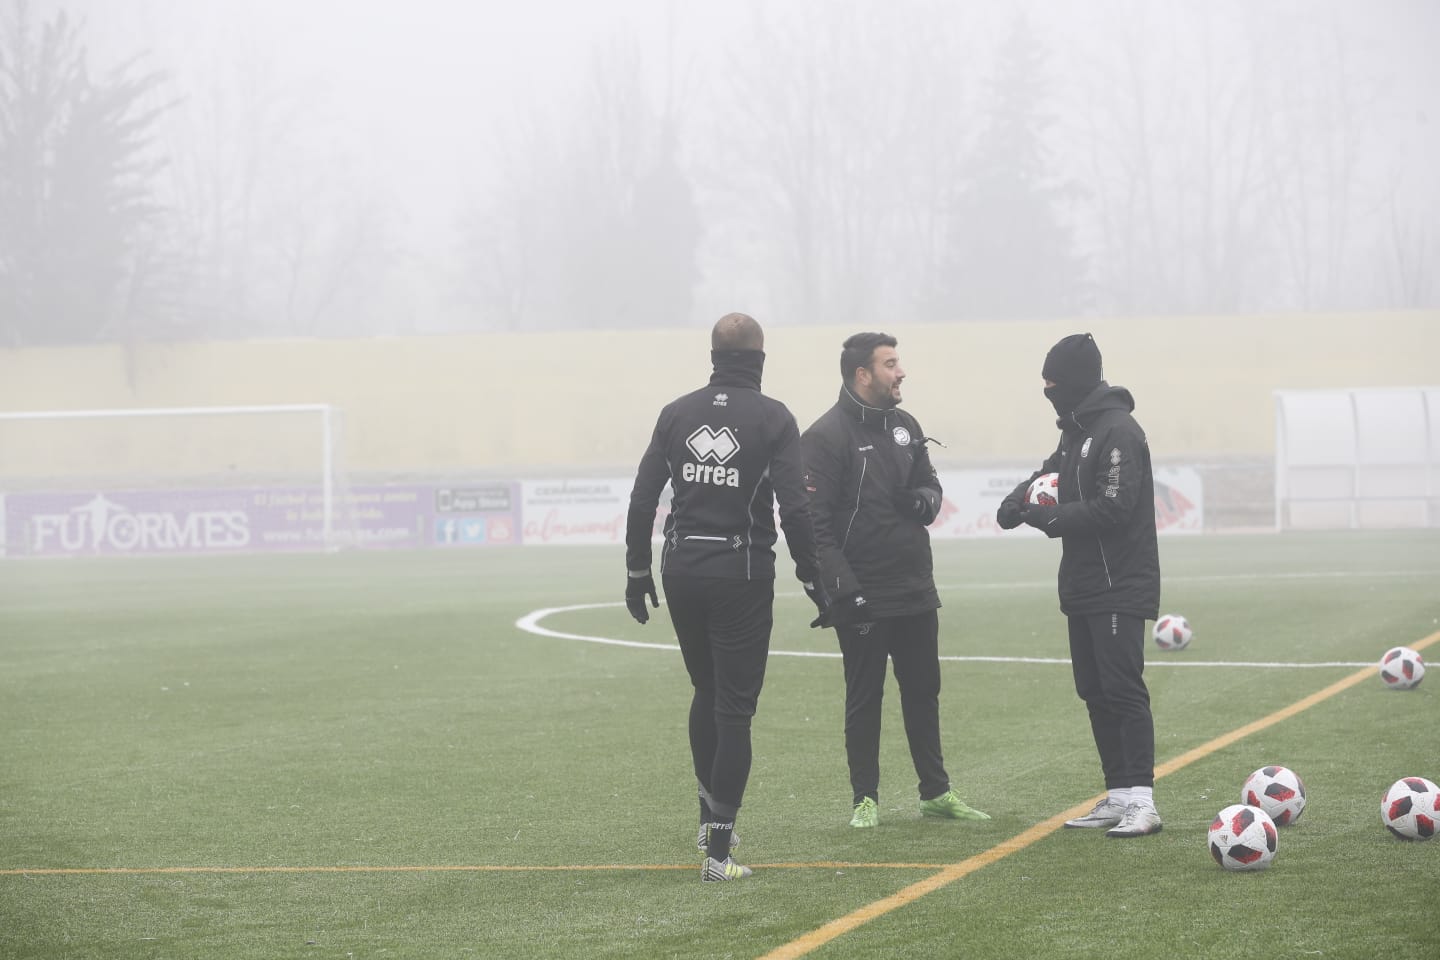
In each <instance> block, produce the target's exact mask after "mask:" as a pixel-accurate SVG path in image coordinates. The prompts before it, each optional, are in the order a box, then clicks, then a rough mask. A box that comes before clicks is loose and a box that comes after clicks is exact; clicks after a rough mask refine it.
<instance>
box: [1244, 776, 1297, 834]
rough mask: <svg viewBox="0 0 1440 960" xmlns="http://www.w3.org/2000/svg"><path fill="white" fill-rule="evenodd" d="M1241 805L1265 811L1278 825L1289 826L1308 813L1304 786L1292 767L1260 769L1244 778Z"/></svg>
mask: <svg viewBox="0 0 1440 960" xmlns="http://www.w3.org/2000/svg"><path fill="white" fill-rule="evenodd" d="M1240 802H1241V803H1243V804H1245V805H1246V806H1250V807H1259V808H1260V809H1261V810H1264V811H1265V812H1266V813H1267V814H1269V815H1270V819H1271V820H1274V821H1275V826H1277V827H1284V826H1288V825H1289V824H1292V823H1294V822H1295V821H1296V820H1299V819H1300V814H1302V813H1304V812H1305V783H1304V781H1302V780H1301V779H1300V775H1299V774H1297V773H1296V772H1295V771H1294V770H1291V769H1290V768H1289V767H1277V766H1271V767H1261V768H1260V769H1259V770H1256V771H1255V772H1254V773H1252V774H1250V776H1248V777H1246V778H1245V785H1244V786H1243V787H1241V788H1240Z"/></svg>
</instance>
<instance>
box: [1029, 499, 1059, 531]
mask: <svg viewBox="0 0 1440 960" xmlns="http://www.w3.org/2000/svg"><path fill="white" fill-rule="evenodd" d="M1020 519H1021V520H1023V521H1024V522H1026V523H1028V524H1030V526H1032V527H1034V528H1035V529H1036V530H1039V531H1040V532H1042V533H1044V534H1045V536H1047V537H1058V536H1060V532H1059V531H1058V530H1056V529H1055V521H1056V520H1059V519H1060V507H1059V506H1057V505H1056V504H1053V503H1027V504H1025V506H1023V507H1021V508H1020Z"/></svg>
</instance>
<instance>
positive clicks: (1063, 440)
mask: <svg viewBox="0 0 1440 960" xmlns="http://www.w3.org/2000/svg"><path fill="white" fill-rule="evenodd" d="M1134 409H1135V400H1134V398H1132V397H1131V396H1130V391H1129V390H1126V389H1125V388H1124V387H1112V386H1110V385H1109V384H1107V383H1106V382H1105V381H1103V380H1102V381H1100V385H1099V386H1098V387H1096V388H1095V389H1094V390H1092V391H1091V392H1090V394H1089V395H1087V396H1086V397H1085V399H1084V400H1082V401H1080V403H1079V405H1078V406H1076V408H1075V411H1074V413H1072V414H1070V416H1069V417H1064V418H1061V419H1060V420H1057V421H1056V425H1057V426H1059V427H1060V444H1059V446H1057V447H1056V448H1055V452H1054V453H1053V454H1051V455H1050V457H1049V458H1048V459H1047V460H1046V461H1045V463H1044V464H1043V465H1041V467H1040V469H1039V470H1037V471H1035V473H1033V474H1031V476H1030V479H1028V480H1026V481H1025V482H1024V483H1022V484H1020V485H1019V486H1018V487H1016V488H1015V489H1014V490H1013V491H1012V492H1011V493H1010V495H1009V496H1007V497H1006V498H1005V499H1006V500H1007V501H1010V502H1012V503H1014V504H1015V505H1017V506H1018V505H1019V504H1022V503H1024V502H1025V491H1026V489H1027V488H1028V487H1029V485H1030V482H1031V481H1032V480H1034V479H1035V478H1036V477H1038V476H1041V475H1042V474H1046V473H1058V474H1059V476H1060V483H1059V494H1060V496H1059V501H1060V506H1059V510H1058V513H1057V519H1056V520H1055V522H1054V523H1053V524H1051V525H1049V526H1048V527H1046V533H1047V535H1048V536H1051V537H1056V536H1058V537H1060V539H1061V544H1062V548H1063V553H1062V556H1061V559H1060V575H1059V586H1060V610H1061V611H1062V612H1063V613H1065V614H1066V615H1067V616H1076V615H1085V614H1093V613H1124V614H1129V615H1131V616H1136V617H1142V618H1144V619H1147V620H1153V619H1155V617H1156V616H1157V615H1158V614H1159V612H1160V552H1159V548H1158V546H1157V544H1156V540H1155V480H1154V477H1153V475H1152V473H1151V469H1150V444H1149V442H1148V441H1147V440H1146V439H1145V431H1144V430H1142V429H1141V428H1140V424H1138V423H1136V422H1135V418H1134V417H1133V416H1131V411H1133V410H1134Z"/></svg>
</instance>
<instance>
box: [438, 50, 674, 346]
mask: <svg viewBox="0 0 1440 960" xmlns="http://www.w3.org/2000/svg"><path fill="white" fill-rule="evenodd" d="M642 68H643V63H642V61H641V59H640V56H639V52H638V51H637V50H636V49H635V48H634V46H633V45H630V44H626V43H616V44H614V45H612V46H611V47H609V48H608V49H607V50H605V51H603V52H602V53H601V54H600V55H598V56H597V58H596V60H595V62H594V67H593V69H592V71H591V74H590V79H589V85H588V87H587V88H586V90H585V96H584V98H583V101H582V105H581V107H580V115H581V119H580V120H579V121H578V122H576V121H573V120H569V119H568V118H565V120H564V121H562V120H560V119H551V120H548V121H547V120H545V119H538V120H532V121H530V122H529V123H526V124H521V125H517V126H513V127H511V128H509V130H508V131H507V132H505V133H502V134H501V135H499V136H497V137H496V142H497V144H498V149H499V155H498V159H499V163H498V166H499V168H500V169H501V171H502V173H501V180H500V181H499V182H498V183H497V184H496V185H495V186H494V187H493V188H492V189H490V191H489V192H488V193H487V195H486V196H485V197H484V198H483V199H482V201H481V203H480V204H479V205H478V206H477V207H476V209H474V210H471V211H469V212H468V213H467V214H466V215H465V216H464V219H463V224H462V234H463V239H462V243H463V250H462V254H461V259H462V261H463V262H464V263H465V264H466V265H467V269H466V275H465V278H464V283H463V285H462V292H461V296H462V298H464V299H466V300H468V301H469V302H471V303H473V304H474V305H475V308H476V309H478V310H480V311H481V312H482V313H483V315H484V317H485V319H484V320H482V321H481V323H482V324H483V325H486V326H499V327H504V328H511V329H515V328H524V329H563V328H567V327H602V328H617V327H654V326H663V325H674V324H677V323H685V322H688V320H689V319H690V310H691V298H692V295H693V289H694V285H695V281H696V277H697V272H698V267H697V263H696V249H697V247H698V244H699V238H700V229H701V226H700V221H699V216H698V213H697V211H696V207H695V201H694V197H693V190H692V187H691V184H690V180H689V177H688V175H687V174H686V172H685V171H684V169H683V165H682V158H681V156H680V135H679V117H680V112H679V110H678V105H677V104H676V103H674V102H667V103H665V104H664V105H662V106H661V107H659V108H657V107H656V106H654V105H653V97H652V96H651V95H650V94H649V93H648V91H647V88H646V85H645V83H644V78H643V69H642ZM534 116H537V117H538V116H541V115H539V114H534ZM565 121H568V122H565Z"/></svg>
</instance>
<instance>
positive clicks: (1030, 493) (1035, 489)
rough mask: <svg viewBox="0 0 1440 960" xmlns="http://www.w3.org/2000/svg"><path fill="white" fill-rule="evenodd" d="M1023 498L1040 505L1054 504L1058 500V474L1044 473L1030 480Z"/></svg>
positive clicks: (1049, 505)
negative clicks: (1028, 487)
mask: <svg viewBox="0 0 1440 960" xmlns="http://www.w3.org/2000/svg"><path fill="white" fill-rule="evenodd" d="M1025 500H1026V502H1027V503H1034V504H1038V505H1040V506H1046V507H1053V506H1055V504H1057V503H1059V502H1060V474H1058V473H1045V474H1041V475H1040V476H1038V477H1036V478H1035V479H1034V480H1032V481H1030V489H1029V490H1026V491H1025Z"/></svg>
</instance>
